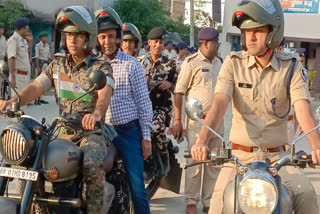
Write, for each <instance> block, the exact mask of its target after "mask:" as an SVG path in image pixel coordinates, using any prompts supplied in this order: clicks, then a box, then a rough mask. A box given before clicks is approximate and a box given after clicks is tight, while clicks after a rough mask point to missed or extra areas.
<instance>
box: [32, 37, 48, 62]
mask: <svg viewBox="0 0 320 214" xmlns="http://www.w3.org/2000/svg"><path fill="white" fill-rule="evenodd" d="M35 49H36V58H38V59H41V60H45V61H47V60H49V59H50V47H49V44H48V43H45V44H43V42H41V41H40V42H39V43H38V44H37V45H36V47H35Z"/></svg>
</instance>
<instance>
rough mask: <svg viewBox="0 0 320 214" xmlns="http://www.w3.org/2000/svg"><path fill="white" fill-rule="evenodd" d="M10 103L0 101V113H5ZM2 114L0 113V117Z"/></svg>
mask: <svg viewBox="0 0 320 214" xmlns="http://www.w3.org/2000/svg"><path fill="white" fill-rule="evenodd" d="M9 104H10V103H9V102H8V101H6V100H0V111H5V110H6V107H7V106H8V105H9ZM2 114H3V113H2V112H0V115H2Z"/></svg>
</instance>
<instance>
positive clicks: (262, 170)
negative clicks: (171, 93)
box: [184, 99, 320, 214]
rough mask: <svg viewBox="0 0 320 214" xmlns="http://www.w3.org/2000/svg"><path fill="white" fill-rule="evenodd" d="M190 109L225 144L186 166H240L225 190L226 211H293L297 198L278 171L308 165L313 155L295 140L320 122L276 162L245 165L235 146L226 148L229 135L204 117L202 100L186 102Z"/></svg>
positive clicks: (240, 213) (267, 213)
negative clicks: (299, 146) (204, 157)
mask: <svg viewBox="0 0 320 214" xmlns="http://www.w3.org/2000/svg"><path fill="white" fill-rule="evenodd" d="M186 113H187V115H188V117H190V119H192V120H197V121H199V122H201V123H202V124H203V125H204V126H206V127H207V128H208V129H209V130H210V131H211V132H212V133H214V134H215V135H216V136H218V137H219V138H220V139H221V140H222V148H215V149H214V150H213V151H211V152H208V158H207V159H208V160H206V161H201V162H195V163H192V164H189V165H186V166H185V167H184V168H188V167H192V166H195V165H199V164H207V163H210V164H214V165H215V166H222V165H223V164H225V163H230V162H231V163H234V164H235V166H236V172H237V174H236V176H235V178H234V179H233V180H232V181H231V182H230V183H229V184H227V186H226V188H225V190H224V196H223V198H224V202H223V203H224V210H223V213H225V214H231V213H232V214H233V213H234V214H244V213H245V214H251V213H252V214H253V213H254V214H255V213H259V214H271V213H272V214H289V213H290V214H292V212H293V210H292V205H293V202H292V200H291V198H290V197H289V193H288V190H287V188H286V187H285V186H284V185H283V184H282V183H281V177H280V176H279V175H278V172H279V170H280V169H281V167H283V166H295V167H299V168H305V167H306V165H307V164H308V163H311V162H312V159H311V156H310V155H307V154H306V153H305V152H304V151H298V152H297V153H296V152H295V144H296V142H297V141H299V140H300V139H302V138H303V137H305V136H306V135H308V134H309V133H311V132H313V131H315V130H316V129H319V128H320V124H319V125H317V126H316V127H315V128H313V129H312V130H310V131H309V132H307V133H305V134H303V135H301V136H300V137H298V138H297V139H295V140H294V141H293V142H292V146H291V151H290V155H287V156H285V157H283V158H281V159H280V160H279V161H278V162H277V163H276V164H275V165H274V166H272V165H271V163H270V160H268V159H266V160H265V162H264V161H253V162H251V163H250V164H248V165H244V164H242V163H241V161H240V160H239V159H238V158H237V157H236V156H235V155H232V154H231V149H227V148H226V141H225V139H224V138H223V137H221V136H220V135H219V134H218V133H217V132H215V131H214V130H213V129H211V128H210V127H209V126H208V125H207V124H206V123H205V122H204V121H203V120H202V119H201V118H202V116H203V109H202V105H201V103H200V102H199V101H198V100H196V99H189V100H188V101H187V102H186ZM319 114H320V107H319V108H318V110H317V115H319ZM184 157H185V158H191V153H190V151H185V153H184ZM257 187H259V188H257Z"/></svg>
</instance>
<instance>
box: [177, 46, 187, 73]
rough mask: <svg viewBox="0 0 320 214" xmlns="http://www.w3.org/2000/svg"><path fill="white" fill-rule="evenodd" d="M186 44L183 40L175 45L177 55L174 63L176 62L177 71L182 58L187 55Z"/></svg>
mask: <svg viewBox="0 0 320 214" xmlns="http://www.w3.org/2000/svg"><path fill="white" fill-rule="evenodd" d="M187 48H188V46H187V44H186V43H184V42H181V43H179V44H178V45H177V49H178V57H177V59H176V64H177V71H178V72H179V71H180V68H181V64H182V62H183V60H184V59H185V58H186V57H187V54H188V52H187Z"/></svg>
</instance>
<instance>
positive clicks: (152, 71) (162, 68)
mask: <svg viewBox="0 0 320 214" xmlns="http://www.w3.org/2000/svg"><path fill="white" fill-rule="evenodd" d="M141 65H142V67H143V69H144V75H145V77H146V79H147V83H148V85H153V84H157V83H158V82H160V81H163V80H165V81H168V82H170V83H172V87H171V89H173V88H174V85H175V83H176V81H177V69H176V63H175V61H174V60H169V59H168V58H167V57H165V56H161V57H160V58H159V59H158V61H156V62H153V61H152V59H151V56H150V55H149V56H146V57H144V58H143V59H142V60H141ZM149 90H151V88H150V87H149ZM168 90H169V89H168ZM168 103H170V102H168Z"/></svg>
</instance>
